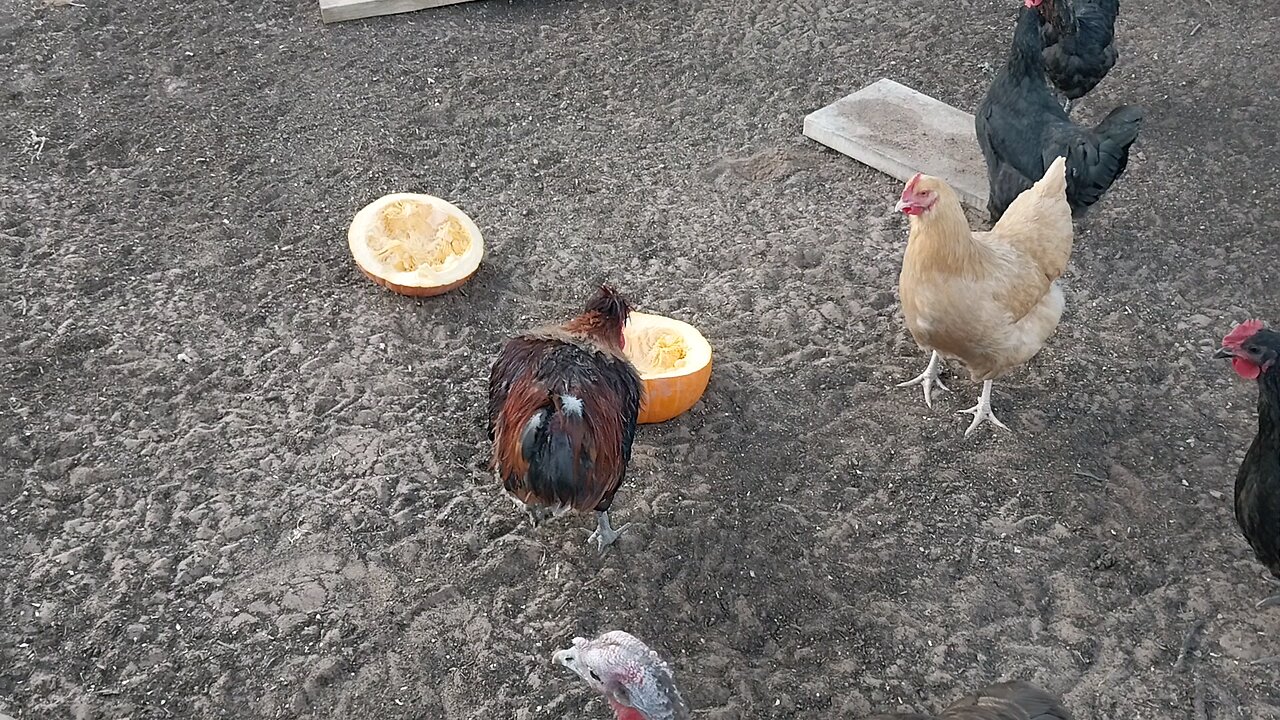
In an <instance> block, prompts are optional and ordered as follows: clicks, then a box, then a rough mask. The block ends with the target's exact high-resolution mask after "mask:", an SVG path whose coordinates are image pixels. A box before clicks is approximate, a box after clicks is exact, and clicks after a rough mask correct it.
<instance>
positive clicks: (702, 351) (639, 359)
mask: <svg viewBox="0 0 1280 720" xmlns="http://www.w3.org/2000/svg"><path fill="white" fill-rule="evenodd" d="M622 334H623V336H624V337H625V338H626V347H625V348H624V350H623V352H624V353H626V355H627V359H629V360H630V361H631V364H632V365H635V366H636V370H637V371H638V372H639V373H640V379H641V381H643V382H644V399H643V400H642V401H641V403H640V416H639V417H638V418H637V421H638V422H641V423H660V422H665V421H667V420H670V419H671V418H673V417H675V416H677V415H679V414H681V413H683V412H685V411H686V410H688V409H689V408H691V407H693V406H694V405H695V404H696V403H697V402H698V400H699V399H700V398H701V397H702V393H703V392H705V391H706V389H707V383H708V382H709V381H710V380H711V345H710V344H709V343H708V342H707V340H706V338H704V337H702V333H700V332H698V329H697V328H695V327H693V326H692V325H690V324H688V323H685V322H681V321H679V320H676V319H674V318H669V317H663V316H662V315H650V314H648V313H642V312H635V311H632V312H631V315H630V317H629V318H628V319H627V325H626V327H625V328H623V331H622Z"/></svg>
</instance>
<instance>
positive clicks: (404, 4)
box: [320, 0, 468, 23]
mask: <svg viewBox="0 0 1280 720" xmlns="http://www.w3.org/2000/svg"><path fill="white" fill-rule="evenodd" d="M460 2H468V0H320V19H321V20H322V21H324V22H326V23H335V22H343V21H344V20H358V19H360V18H367V17H373V16H375V15H393V14H395V13H405V12H414V11H415V10H425V9H427V8H433V7H441V6H443V5H455V4H457V3H460Z"/></svg>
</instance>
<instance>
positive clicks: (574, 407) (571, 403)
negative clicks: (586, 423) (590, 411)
mask: <svg viewBox="0 0 1280 720" xmlns="http://www.w3.org/2000/svg"><path fill="white" fill-rule="evenodd" d="M560 405H561V406H562V407H563V408H564V411H565V412H567V413H573V414H574V415H577V416H578V417H582V400H581V399H579V398H576V397H574V396H572V395H561V396H560Z"/></svg>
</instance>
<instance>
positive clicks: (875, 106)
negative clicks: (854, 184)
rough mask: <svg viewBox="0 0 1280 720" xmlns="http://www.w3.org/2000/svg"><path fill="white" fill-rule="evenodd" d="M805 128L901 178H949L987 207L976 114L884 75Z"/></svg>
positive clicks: (977, 205)
mask: <svg viewBox="0 0 1280 720" xmlns="http://www.w3.org/2000/svg"><path fill="white" fill-rule="evenodd" d="M804 134H805V135H806V136H807V137H809V138H812V139H814V140H817V141H818V142H820V143H822V144H823V145H826V146H828V147H830V148H832V149H834V150H837V151H839V152H841V153H844V154H845V155H848V156H850V157H852V158H853V159H855V160H857V161H859V162H861V163H863V164H865V165H870V166H871V167H873V168H875V169H877V170H879V171H881V172H883V173H886V174H888V175H891V176H893V177H895V178H897V179H899V180H902V181H903V182H906V181H907V180H909V179H911V176H912V175H915V174H916V173H917V172H922V173H925V174H926V175H934V176H937V177H940V178H942V179H943V180H946V181H947V183H948V184H949V185H951V187H953V188H955V191H956V193H958V194H959V195H960V200H961V202H963V203H965V204H966V205H969V206H971V207H973V208H974V209H976V210H978V211H979V212H980V214H982V215H985V214H986V212H987V166H986V163H985V162H984V161H983V159H982V150H981V149H980V148H979V147H978V137H977V135H975V134H974V130H973V115H970V114H969V113H967V112H964V111H963V110H958V109H956V108H953V107H951V106H950V105H948V104H946V103H944V102H941V101H939V100H935V99H933V98H931V97H929V96H928V95H925V94H923V93H920V92H916V91H915V90H912V89H911V88H909V87H907V86H906V85H902V84H900V83H896V82H894V81H892V80H888V79H881V80H877V81H876V82H874V83H872V84H870V85H868V86H867V87H865V88H863V89H861V90H859V91H857V92H855V93H853V94H852V95H848V96H845V97H843V98H841V99H840V100H837V101H836V102H834V103H832V104H830V105H828V106H826V107H824V108H822V109H821V110H815V111H814V112H811V113H809V114H808V115H807V116H805V119H804Z"/></svg>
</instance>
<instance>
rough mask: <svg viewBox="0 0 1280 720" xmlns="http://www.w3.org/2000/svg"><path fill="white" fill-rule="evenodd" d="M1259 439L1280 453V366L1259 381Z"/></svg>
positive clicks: (1265, 374)
mask: <svg viewBox="0 0 1280 720" xmlns="http://www.w3.org/2000/svg"><path fill="white" fill-rule="evenodd" d="M1258 438H1259V439H1260V440H1261V441H1262V442H1264V443H1266V444H1267V445H1269V446H1270V448H1271V449H1272V450H1273V451H1276V452H1280V366H1277V367H1273V368H1271V369H1270V370H1268V371H1267V372H1265V373H1263V374H1262V377H1260V378H1259V379H1258Z"/></svg>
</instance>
